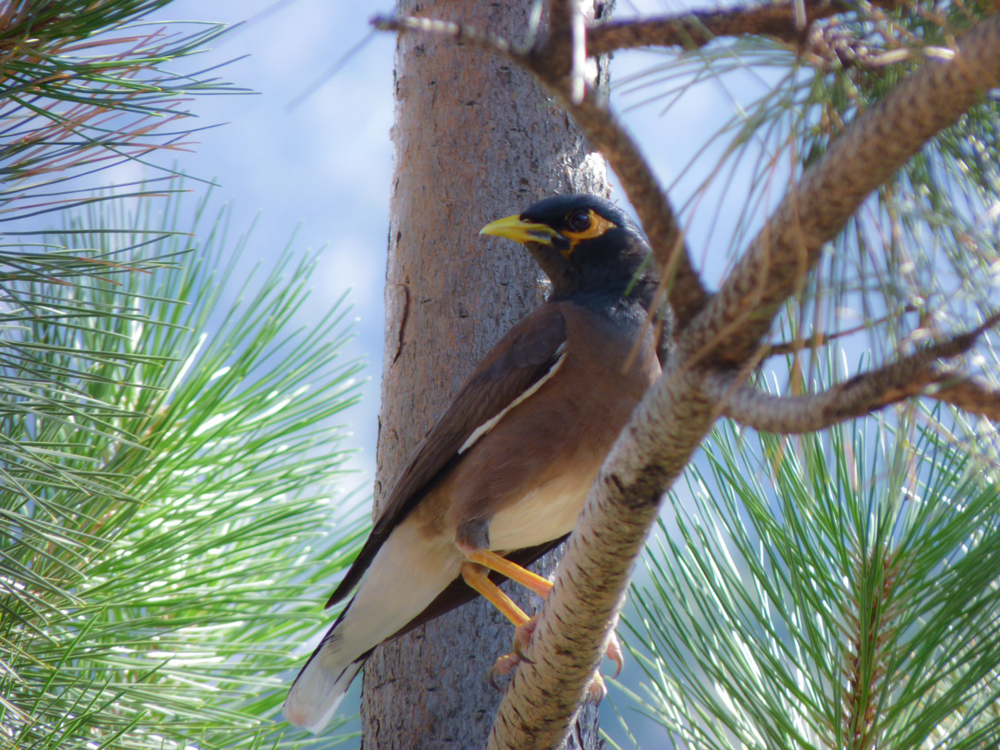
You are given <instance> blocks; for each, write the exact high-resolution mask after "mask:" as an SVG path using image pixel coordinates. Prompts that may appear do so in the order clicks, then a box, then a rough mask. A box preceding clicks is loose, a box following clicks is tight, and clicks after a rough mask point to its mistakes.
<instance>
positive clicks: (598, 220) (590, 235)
mask: <svg viewBox="0 0 1000 750" xmlns="http://www.w3.org/2000/svg"><path fill="white" fill-rule="evenodd" d="M587 215H588V216H589V217H590V226H589V227H587V228H586V229H584V230H583V231H582V232H570V231H567V230H564V231H563V232H562V235H563V236H564V237H566V238H568V239H569V241H570V244H569V250H564V251H563V255H564V256H566V257H567V258H568V257H569V256H570V255H571V254H572V253H573V251H574V250H576V246H577V244H578V243H580V242H582V241H583V240H592V239H594V238H595V237H600V236H601V235H602V234H604V233H605V232H607V231H608V230H609V229H615V228H616V227H617V226H618V225H617V224H615V223H614V222H613V221H608V220H607V219H605V218H604V217H603V216H600V215H599V214H597V213H596V212H595V211H594V210H593V209H590V210H589V211H587Z"/></svg>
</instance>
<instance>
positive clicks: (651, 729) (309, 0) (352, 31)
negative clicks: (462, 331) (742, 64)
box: [109, 0, 781, 747]
mask: <svg viewBox="0 0 1000 750" xmlns="http://www.w3.org/2000/svg"><path fill="white" fill-rule="evenodd" d="M677 7H678V6H674V7H673V8H667V6H664V5H657V4H654V3H652V2H651V3H647V4H645V5H644V6H643V9H645V10H658V9H659V10H664V9H672V10H676V9H677ZM389 9H391V3H389V2H382V3H372V2H343V1H342V2H329V0H294V1H292V2H277V3H276V2H275V0H214V1H213V2H211V3H207V2H204V0H177V1H176V2H174V3H172V4H171V5H169V6H168V7H167V8H166V9H165V10H164V11H162V12H161V13H160V14H159V16H158V18H162V19H171V20H187V19H190V20H197V21H221V22H224V23H226V24H230V25H231V24H236V23H240V22H245V23H244V24H243V25H242V26H241V27H239V28H237V29H235V30H233V31H232V32H230V33H229V34H227V35H226V36H224V37H223V38H221V39H219V40H217V41H215V42H213V43H212V45H211V49H210V50H209V51H208V52H207V53H206V54H205V55H203V56H201V57H199V58H196V59H193V60H191V61H189V62H187V63H185V64H186V65H188V66H189V67H188V68H187V69H189V70H196V69H200V68H204V67H208V66H210V65H218V64H220V63H223V62H226V61H229V60H232V61H233V62H231V63H230V64H228V65H226V66H225V67H224V68H222V69H221V70H220V71H218V73H217V75H219V76H221V77H223V78H225V79H226V80H228V81H231V82H233V83H234V84H236V85H238V86H241V87H247V88H250V89H253V90H254V91H255V92H257V93H256V94H254V95H251V96H215V97H204V98H199V99H197V100H196V101H194V102H193V103H192V105H191V107H192V110H193V111H194V112H195V113H196V114H197V116H198V117H199V119H200V122H199V125H216V124H222V125H221V127H217V128H213V129H210V130H206V131H203V132H201V133H200V134H199V135H198V138H197V140H198V141H199V143H198V144H197V145H196V146H195V147H194V153H193V154H190V155H186V156H184V157H183V158H182V159H181V161H180V165H181V167H182V168H183V169H184V170H185V171H187V172H190V173H192V174H194V175H197V176H198V177H201V178H208V179H212V180H214V181H215V182H216V184H217V186H218V187H217V188H216V189H215V190H214V191H213V197H212V201H213V205H214V206H215V207H216V208H217V209H218V208H221V207H222V206H223V205H224V204H226V203H231V207H232V220H231V227H232V231H234V232H237V233H241V232H243V231H245V230H247V229H248V228H249V227H250V226H251V224H253V225H254V229H253V234H252V236H251V240H250V243H249V245H248V249H247V250H248V255H247V258H248V260H254V261H259V262H260V263H262V264H264V265H265V266H266V265H267V264H268V263H269V262H270V261H271V260H272V259H273V258H275V257H276V256H277V254H278V253H279V252H280V251H281V250H282V249H283V248H284V247H285V246H286V244H288V241H289V239H290V238H291V237H292V236H293V234H295V243H294V245H295V247H296V248H299V249H302V250H305V249H309V248H311V249H316V248H320V247H324V248H325V250H324V252H323V255H322V260H321V262H320V265H319V268H318V270H317V272H316V274H315V276H314V284H313V286H314V291H313V294H312V296H311V298H310V300H309V302H308V303H307V304H306V305H305V306H304V308H303V309H302V310H301V312H300V318H301V320H302V322H303V323H308V322H309V320H310V319H314V318H316V317H319V315H320V314H322V312H324V311H325V310H326V309H327V308H328V307H329V306H330V305H331V304H332V303H333V302H334V301H335V300H336V299H338V298H339V297H340V296H341V295H342V294H343V293H344V292H345V290H348V289H349V290H350V291H349V293H348V299H349V300H350V303H351V304H352V305H353V310H352V315H353V316H354V317H355V318H356V319H357V320H356V323H355V328H354V331H355V333H356V337H355V339H354V340H353V341H352V342H351V343H350V345H349V347H348V351H347V354H348V356H351V357H359V358H363V359H365V360H366V362H367V367H366V371H365V372H366V375H367V377H368V378H370V381H369V382H368V383H367V384H366V385H365V387H364V400H363V402H362V403H361V404H360V405H359V406H357V407H354V408H353V409H352V410H351V411H349V412H348V413H347V414H346V416H345V419H346V420H347V421H348V422H349V424H350V429H351V431H352V432H353V436H352V438H351V444H352V446H353V447H356V448H359V449H360V453H359V454H358V455H357V456H356V458H355V459H354V460H353V462H352V466H353V467H354V468H356V469H357V470H358V471H359V474H358V476H357V478H356V480H355V481H354V484H356V485H357V486H358V487H361V488H363V491H364V493H365V494H368V493H369V492H370V489H369V488H370V486H371V482H372V479H373V477H374V463H375V441H376V430H377V414H378V406H379V404H378V398H379V386H378V382H379V377H380V374H381V371H382V338H383V336H382V327H383V321H384V316H383V309H382V305H383V280H384V274H385V262H386V257H385V255H386V232H387V226H388V197H389V185H390V179H391V170H392V155H391V144H390V140H389V129H390V127H391V126H392V116H393V100H392V65H393V55H394V50H395V42H394V39H393V37H391V36H389V35H384V34H376V35H374V36H373V37H371V38H370V39H368V41H367V42H366V43H365V44H363V45H362V46H361V48H360V49H359V50H358V51H357V52H356V53H355V54H354V55H353V56H351V57H350V59H349V61H348V62H347V64H346V65H345V66H344V68H343V69H342V70H340V72H339V73H338V74H336V75H333V76H330V77H327V76H325V73H326V72H327V71H329V70H330V68H331V67H332V66H333V65H334V63H336V61H337V60H338V59H340V58H341V57H342V56H343V55H344V54H345V53H346V52H347V51H349V50H351V49H353V48H354V47H355V46H356V45H358V44H359V43H360V42H362V41H363V40H365V39H366V38H367V37H368V36H369V27H368V19H369V17H371V16H372V15H373V14H375V13H377V12H385V11H387V10H389ZM635 10H636V9H635V8H634V6H632V5H631V4H630V3H628V2H620V3H619V9H618V15H619V17H621V16H627V15H632V14H634V11H635ZM664 59H665V58H664V57H663V56H662V55H654V54H650V53H637V54H629V55H619V56H618V57H616V59H615V61H614V62H613V67H612V78H613V80H614V81H618V82H625V81H627V80H628V78H629V76H631V75H632V74H634V73H635V72H637V71H641V70H649V69H650V68H651V67H654V66H655V65H657V64H658V63H660V62H663V61H664ZM318 80H321V81H322V82H321V85H319V86H317V87H315V88H314V84H315V83H316V82H317V81H318ZM726 80H728V81H729V85H727V83H726V82H725V81H719V80H715V81H710V82H708V83H703V84H700V85H699V84H696V85H691V86H689V87H686V88H685V89H684V93H683V96H682V97H680V98H679V99H678V101H677V102H676V103H675V104H674V106H673V107H672V109H670V111H669V116H664V114H663V109H664V101H666V100H663V99H660V100H657V101H655V102H653V103H651V104H648V105H646V106H642V107H639V108H637V109H634V110H633V111H630V112H628V113H627V115H626V121H627V123H628V125H629V127H630V128H631V130H632V131H633V133H634V134H635V135H636V137H637V138H638V140H639V142H640V143H641V144H642V145H643V148H644V149H645V151H646V153H647V155H648V157H649V159H650V161H651V162H652V164H653V165H654V168H655V170H656V172H657V174H658V176H659V177H660V179H661V181H662V182H663V184H664V185H667V186H670V188H671V196H672V197H674V198H675V202H677V201H680V202H683V201H684V200H686V199H688V198H690V197H691V196H692V195H694V193H695V190H696V188H697V186H698V184H699V183H700V182H701V181H702V180H703V179H704V178H705V176H706V174H707V173H706V172H705V170H704V169H695V170H693V171H689V172H687V173H685V172H684V168H685V166H686V165H687V164H688V162H689V160H690V159H691V157H692V156H693V155H694V154H696V153H697V152H699V149H702V148H703V146H704V145H705V143H706V140H707V134H711V133H713V132H715V131H716V130H718V129H719V127H720V126H721V125H722V124H723V123H725V122H726V121H727V120H728V119H729V118H730V117H731V116H732V115H733V113H734V112H735V111H736V109H737V106H736V100H737V99H739V97H738V96H735V95H734V93H733V92H734V90H735V91H738V92H739V93H740V96H743V97H746V96H747V95H748V94H749V92H750V91H751V90H752V89H753V86H754V82H753V81H752V80H751V77H749V76H746V75H742V77H741V74H739V73H737V74H736V75H735V77H730V79H726ZM664 86H665V84H659V87H658V88H657V87H653V88H652V89H638V90H634V91H631V93H629V91H630V89H634V88H635V86H621V88H620V89H619V90H618V91H616V93H615V95H614V98H613V102H614V104H615V106H616V107H617V108H618V109H619V110H627V109H629V108H630V107H634V106H635V105H638V104H639V103H641V102H642V101H643V100H645V99H647V98H649V96H650V94H651V93H657V94H662V93H663V90H664ZM307 92H308V95H307V96H304V97H303V95H304V94H306V93H307ZM298 99H301V101H300V102H299V103H298V104H297V105H296V106H294V107H293V106H292V104H293V102H295V101H296V100H298ZM721 148H722V146H721V145H720V144H715V145H711V146H710V147H709V149H708V151H707V152H706V156H705V161H706V163H714V161H715V159H716V158H717V157H718V155H719V154H720V153H721ZM125 169H126V170H127V169H138V168H137V167H127V168H125ZM748 169H749V168H748V167H743V168H742V169H737V170H736V172H735V173H734V175H733V176H732V177H731V179H730V180H729V181H728V182H729V183H730V184H732V183H733V182H737V183H738V182H739V181H740V180H744V181H745V180H748V179H750V178H749V172H748ZM138 176H141V175H129V174H121V173H117V174H115V175H113V176H111V177H109V179H113V180H118V181H121V180H126V179H129V178H132V179H134V178H135V177H138ZM720 191H721V188H719V187H717V188H713V190H710V191H709V192H708V193H707V194H706V196H705V198H704V199H703V201H702V204H700V206H699V208H698V210H697V211H694V212H692V213H691V216H692V221H691V224H690V226H689V228H688V231H689V234H688V239H689V241H690V243H691V245H692V247H693V248H694V249H695V254H696V256H697V257H699V258H701V262H702V266H703V269H704V273H705V277H706V280H707V281H708V282H709V283H710V284H711V285H713V286H714V285H715V284H716V283H717V281H718V279H719V277H720V276H721V274H722V271H723V268H724V265H725V254H724V252H719V251H713V252H711V253H709V252H707V251H706V250H705V248H708V247H713V246H714V245H715V244H717V242H714V241H713V237H715V238H717V237H719V236H723V237H725V235H726V232H730V233H731V232H732V227H733V222H734V219H733V218H731V217H730V216H729V214H728V213H726V212H723V213H721V214H719V215H716V213H715V205H716V203H718V201H719V199H720V198H721V197H722V193H721V192H720ZM778 192H779V193H780V192H781V191H778ZM613 197H615V198H617V199H618V200H619V201H621V202H622V203H624V199H623V197H622V193H621V191H620V190H616V191H615V193H614V196H613ZM740 205H742V204H740ZM720 225H721V226H722V229H721V230H720V228H719V227H720ZM713 231H714V232H715V234H713ZM627 669H628V670H629V671H627V672H626V673H625V675H624V679H625V681H626V682H627V683H629V684H630V685H631V686H632V687H633V688H634V687H635V686H636V683H637V681H638V676H639V671H638V668H637V667H636V666H635V665H634V664H633V665H631V666H630V667H627ZM358 683H359V684H358V685H356V686H354V689H353V691H352V692H356V691H357V688H358V687H359V686H360V680H359V681H358ZM625 703H626V701H624V700H623V699H621V698H619V704H620V707H622V706H623V705H624V704H625ZM602 722H603V725H604V727H605V729H606V730H608V731H610V732H611V733H612V736H614V737H616V738H617V739H618V740H619V741H623V740H624V737H623V736H622V734H621V732H620V730H618V729H617V728H616V726H615V724H616V723H615V721H614V719H613V718H612V714H611V713H610V712H609V710H608V707H607V706H606V707H605V711H604V717H603V719H602ZM630 723H631V724H632V725H633V728H634V729H636V731H637V735H638V737H639V739H640V743H641V744H645V745H646V746H650V747H654V746H663V745H664V744H665V734H664V732H663V730H662V729H657V728H656V727H655V725H652V724H651V723H650V722H648V720H647V721H645V722H644V721H643V720H641V719H640V718H639V717H635V716H630Z"/></svg>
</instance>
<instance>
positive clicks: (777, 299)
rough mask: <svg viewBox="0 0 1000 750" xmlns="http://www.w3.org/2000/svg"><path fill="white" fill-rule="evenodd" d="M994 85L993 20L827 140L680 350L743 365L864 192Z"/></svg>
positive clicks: (703, 359) (998, 63)
mask: <svg viewBox="0 0 1000 750" xmlns="http://www.w3.org/2000/svg"><path fill="white" fill-rule="evenodd" d="M998 85H1000V18H998V17H997V16H992V17H990V18H988V19H986V20H984V21H983V22H982V23H980V24H979V25H978V26H976V27H975V28H974V29H973V30H972V31H970V32H969V33H968V34H966V35H965V36H964V37H962V38H961V39H960V41H959V44H958V49H956V50H955V52H954V54H953V55H952V56H951V59H935V60H929V61H928V62H926V63H925V64H924V65H923V66H921V67H920V68H919V69H918V70H917V71H916V72H915V73H913V74H912V75H911V76H909V77H908V78H906V79H905V80H904V81H903V82H902V83H900V84H899V86H897V87H896V88H895V89H894V90H893V91H892V93H891V94H889V95H888V96H887V97H886V98H885V99H884V100H883V101H882V102H881V103H880V104H879V105H878V106H877V107H875V108H874V109H872V110H871V111H869V112H868V113H867V114H866V115H864V116H862V117H861V118H859V119H858V120H856V121H855V122H854V123H853V124H852V125H851V127H850V128H849V130H848V132H847V133H845V134H844V135H843V136H841V137H840V138H839V139H838V140H836V141H834V143H833V145H832V146H831V148H830V150H829V151H828V152H827V153H826V155H825V157H824V158H823V159H821V160H820V161H819V162H818V163H816V164H815V165H813V166H812V167H810V168H809V169H808V170H806V172H805V174H803V176H802V178H801V179H800V180H799V183H798V185H796V186H795V188H794V189H793V190H792V191H791V192H790V193H789V194H788V195H787V196H786V197H785V199H784V200H783V201H782V202H781V204H780V205H779V206H778V208H777V210H776V211H775V212H774V214H773V215H772V216H771V218H770V219H769V220H768V222H767V223H766V224H765V226H764V229H763V230H762V231H761V232H760V234H758V235H757V237H756V238H755V239H754V241H753V242H752V243H751V245H750V247H749V248H748V250H747V252H746V253H745V254H744V255H743V257H742V258H741V259H740V261H739V262H738V264H737V265H736V267H735V268H734V269H733V272H732V273H731V274H730V276H729V278H728V279H727V280H726V282H725V284H724V285H723V287H722V289H720V290H719V293H718V294H716V295H715V297H713V298H712V300H711V302H710V303H709V305H708V306H707V307H706V308H705V310H704V311H702V313H701V314H700V315H699V318H698V320H696V321H694V322H693V323H692V325H691V326H690V327H689V328H688V330H687V331H685V333H684V336H683V338H682V339H681V340H679V343H680V345H681V349H682V350H683V351H685V352H686V353H685V354H682V356H683V357H684V358H685V359H688V358H689V357H690V361H691V363H692V365H694V363H695V361H697V362H700V363H701V364H709V363H718V364H720V365H724V366H734V365H738V364H739V363H741V362H743V361H744V360H746V359H747V357H749V356H750V355H751V354H752V352H753V351H754V350H755V349H756V347H757V346H758V345H759V342H760V341H761V339H762V338H763V337H764V335H766V333H767V331H768V330H769V329H770V327H771V323H772V321H773V319H774V316H775V315H776V314H777V311H778V309H779V306H780V305H781V303H782V302H784V300H785V299H787V298H788V297H789V296H790V295H791V294H793V293H794V292H795V290H796V288H797V287H798V285H799V284H800V283H801V280H802V278H803V275H804V274H805V273H806V272H808V271H809V270H810V269H812V268H813V266H815V264H816V262H817V261H818V259H819V251H820V248H821V247H822V246H823V244H824V243H825V242H827V241H829V240H831V239H832V238H833V237H834V236H836V234H837V232H839V231H840V229H841V228H842V227H843V226H844V223H845V222H846V221H847V220H848V219H849V218H850V217H851V216H852V215H854V212H855V211H856V210H857V208H858V207H859V206H860V205H861V203H862V201H864V200H865V198H867V197H868V195H869V193H871V192H872V191H873V190H875V189H876V188H877V187H879V186H880V185H882V184H883V183H885V182H886V181H888V180H889V179H891V177H892V175H893V174H895V172H896V170H898V169H899V168H900V167H901V166H902V165H903V164H905V163H906V161H907V160H908V159H909V158H910V157H911V156H912V155H913V154H915V153H916V152H917V151H918V150H919V149H920V148H921V147H922V146H923V144H924V143H926V142H927V141H928V140H929V139H930V138H932V137H934V135H935V134H936V133H937V132H939V131H940V130H942V129H943V128H946V127H948V126H949V125H951V124H952V123H954V122H955V121H956V120H957V119H958V118H959V117H961V116H962V115H963V114H964V113H965V112H966V111H967V110H968V109H969V108H970V107H972V106H973V105H974V104H975V103H976V102H977V101H978V100H979V98H980V97H981V96H982V95H983V94H984V93H985V92H986V91H988V90H989V89H990V88H993V87H996V86H998Z"/></svg>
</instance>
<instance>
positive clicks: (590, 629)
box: [487, 367, 716, 750]
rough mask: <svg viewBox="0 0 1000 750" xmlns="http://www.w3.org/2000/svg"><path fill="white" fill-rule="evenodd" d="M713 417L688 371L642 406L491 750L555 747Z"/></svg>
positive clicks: (577, 538) (577, 536)
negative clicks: (667, 497) (663, 508)
mask: <svg viewBox="0 0 1000 750" xmlns="http://www.w3.org/2000/svg"><path fill="white" fill-rule="evenodd" d="M715 417H716V411H715V405H714V404H713V403H712V402H711V401H710V400H709V399H708V398H707V397H706V396H705V395H704V394H703V393H702V391H701V376H700V374H699V373H695V372H693V371H690V370H688V371H684V370H682V369H680V368H678V367H671V368H669V369H668V371H667V373H666V374H665V375H664V376H663V377H662V378H661V379H660V381H659V383H658V384H657V385H656V386H655V387H654V388H652V389H650V391H649V392H648V393H647V394H646V396H645V397H644V398H643V400H642V402H641V404H640V405H639V407H638V408H637V409H636V411H635V413H633V415H632V421H631V423H630V424H629V426H628V427H627V428H626V429H625V430H624V431H623V432H622V433H621V435H619V436H618V440H617V441H616V442H615V445H614V447H613V448H612V449H611V453H610V454H609V455H608V457H607V459H606V460H605V462H604V466H603V467H602V469H601V474H600V476H599V477H598V479H597V481H596V482H595V483H594V485H593V487H591V490H590V494H589V495H588V497H587V503H586V505H585V506H584V509H583V512H582V513H581V515H580V517H579V519H577V522H576V526H575V527H574V528H573V534H572V535H571V536H570V540H569V544H568V548H567V550H566V554H565V556H564V557H563V559H562V561H561V562H560V563H559V567H558V569H557V570H556V578H555V588H554V589H553V590H552V593H551V594H550V595H549V598H548V601H547V602H546V605H545V609H544V610H543V611H542V614H541V616H540V617H539V622H538V626H537V627H536V629H535V634H534V637H533V639H532V642H531V644H530V645H529V647H528V651H527V655H528V657H529V658H530V659H531V662H532V663H528V662H524V663H522V664H521V665H520V666H519V667H518V668H517V670H516V671H515V672H514V678H513V680H512V681H511V684H510V686H509V687H508V689H507V693H506V694H505V695H504V700H503V703H501V704H500V710H499V711H498V712H497V718H496V721H495V722H494V724H493V730H492V732H491V733H490V740H489V743H488V744H487V749H488V750H515V749H516V750H549V749H550V748H556V747H559V746H560V744H561V743H562V740H563V738H564V737H565V736H566V732H567V729H568V727H569V726H570V724H571V722H572V718H573V716H575V714H576V712H577V710H578V707H579V705H580V703H581V702H582V700H583V697H584V694H585V692H586V689H587V686H588V685H589V683H590V680H591V678H592V675H593V672H594V670H596V669H597V668H598V666H599V665H600V662H601V658H602V656H603V653H604V649H605V648H606V643H607V638H608V636H609V634H610V632H611V627H612V624H613V623H614V622H615V621H616V619H617V614H618V611H619V610H620V608H621V604H622V602H623V601H624V596H625V590H626V588H627V586H628V582H629V578H630V576H631V573H632V569H633V567H634V565H635V560H636V559H638V556H639V553H640V552H641V551H642V547H643V545H644V544H645V541H646V535H647V533H648V531H649V529H650V527H651V526H652V525H653V523H654V522H655V520H656V517H657V515H658V514H659V508H660V498H661V496H662V493H663V492H664V491H665V488H666V487H669V486H670V484H671V483H673V481H674V480H675V479H676V478H677V477H678V476H680V474H681V472H682V471H683V470H684V467H685V466H686V465H687V462H688V460H689V459H690V457H691V455H692V454H693V452H694V451H695V450H696V449H697V447H698V446H699V445H700V443H701V441H702V440H703V439H704V437H705V435H706V434H707V433H708V430H709V428H710V427H711V425H712V422H713V421H714V420H715Z"/></svg>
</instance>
